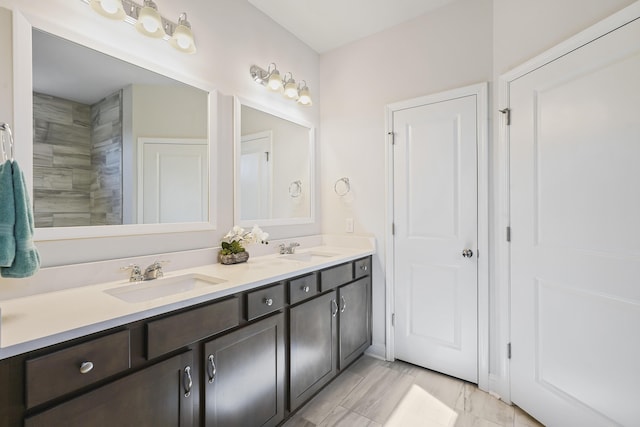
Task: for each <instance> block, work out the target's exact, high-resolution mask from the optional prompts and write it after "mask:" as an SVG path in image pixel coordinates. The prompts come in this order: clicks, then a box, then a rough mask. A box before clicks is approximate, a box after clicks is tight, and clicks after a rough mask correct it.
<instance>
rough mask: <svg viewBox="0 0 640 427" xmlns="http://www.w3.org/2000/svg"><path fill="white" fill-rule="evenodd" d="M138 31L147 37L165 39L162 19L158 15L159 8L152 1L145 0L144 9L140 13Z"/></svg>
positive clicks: (137, 24)
mask: <svg viewBox="0 0 640 427" xmlns="http://www.w3.org/2000/svg"><path fill="white" fill-rule="evenodd" d="M136 29H137V30H138V31H139V32H141V33H142V34H144V35H145V36H149V37H155V38H161V37H164V34H165V33H164V29H163V28H162V17H161V16H160V14H159V13H158V7H157V6H156V4H155V3H154V2H153V1H151V0H145V2H144V7H143V8H142V9H140V12H139V13H138V22H137V23H136Z"/></svg>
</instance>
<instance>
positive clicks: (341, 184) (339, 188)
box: [333, 176, 351, 197]
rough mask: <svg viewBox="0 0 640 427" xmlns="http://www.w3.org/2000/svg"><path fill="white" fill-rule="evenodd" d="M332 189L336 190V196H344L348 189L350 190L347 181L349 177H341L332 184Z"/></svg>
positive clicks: (349, 184)
mask: <svg viewBox="0 0 640 427" xmlns="http://www.w3.org/2000/svg"><path fill="white" fill-rule="evenodd" d="M333 191H335V192H336V194H337V195H338V196H341V197H342V196H346V195H347V194H348V193H349V191H351V183H349V178H347V177H346V176H345V177H342V178H340V179H339V180H337V181H336V183H335V184H333Z"/></svg>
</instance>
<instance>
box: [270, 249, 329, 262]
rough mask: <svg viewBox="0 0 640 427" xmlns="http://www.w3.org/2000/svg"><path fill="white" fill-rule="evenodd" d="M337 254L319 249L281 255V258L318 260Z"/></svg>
mask: <svg viewBox="0 0 640 427" xmlns="http://www.w3.org/2000/svg"><path fill="white" fill-rule="evenodd" d="M336 255H338V254H335V253H333V252H320V251H309V252H297V253H295V254H291V255H283V256H282V257H281V258H282V259H288V260H290V261H307V262H310V261H320V260H325V259H327V258H331V257H334V256H336Z"/></svg>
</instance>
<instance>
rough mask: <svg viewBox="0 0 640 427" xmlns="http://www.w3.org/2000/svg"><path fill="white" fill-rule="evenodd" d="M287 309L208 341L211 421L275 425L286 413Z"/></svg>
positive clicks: (240, 426) (230, 425)
mask: <svg viewBox="0 0 640 427" xmlns="http://www.w3.org/2000/svg"><path fill="white" fill-rule="evenodd" d="M284 338H285V331H284V314H282V313H280V314H277V315H274V316H271V317H268V318H266V319H264V320H261V321H259V322H256V323H252V324H250V325H248V326H245V327H243V328H242V329H238V330H237V331H234V332H232V333H229V334H227V335H223V336H222V337H220V338H216V339H214V340H213V341H209V342H208V343H206V344H205V369H204V378H203V383H204V385H205V387H204V388H205V391H204V394H205V425H206V426H219V427H235V426H237V427H253V426H255V427H258V426H275V425H277V424H278V423H280V421H282V420H283V419H284V381H285V347H284Z"/></svg>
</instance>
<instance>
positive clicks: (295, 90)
mask: <svg viewBox="0 0 640 427" xmlns="http://www.w3.org/2000/svg"><path fill="white" fill-rule="evenodd" d="M249 74H251V78H253V80H254V81H255V82H256V83H258V84H260V85H262V86H265V87H267V88H268V89H271V90H273V91H279V92H282V94H283V95H284V96H285V98H287V99H292V100H294V101H298V103H299V104H302V105H312V101H311V94H310V92H309V88H308V87H307V82H306V81H304V80H301V82H304V85H302V84H299V85H296V81H295V80H294V79H293V74H292V73H291V72H287V73H285V75H284V80H283V79H282V77H280V71H278V68H277V67H276V64H275V63H273V62H272V63H271V64H269V66H268V67H267V69H266V70H265V69H264V68H261V67H258V66H257V65H252V66H251V68H249ZM287 76H288V78H287Z"/></svg>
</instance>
